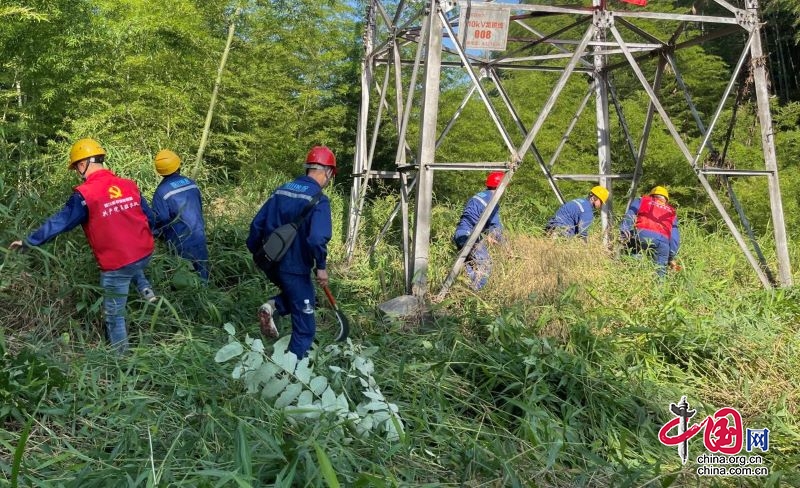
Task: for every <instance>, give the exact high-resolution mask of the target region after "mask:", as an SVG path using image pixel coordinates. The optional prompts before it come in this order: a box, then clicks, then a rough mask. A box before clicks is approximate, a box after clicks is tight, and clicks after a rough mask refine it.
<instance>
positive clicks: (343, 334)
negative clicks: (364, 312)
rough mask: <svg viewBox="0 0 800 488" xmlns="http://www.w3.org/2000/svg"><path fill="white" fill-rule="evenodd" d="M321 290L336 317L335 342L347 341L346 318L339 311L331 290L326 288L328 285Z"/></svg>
mask: <svg viewBox="0 0 800 488" xmlns="http://www.w3.org/2000/svg"><path fill="white" fill-rule="evenodd" d="M322 290H323V291H324V292H325V296H326V297H328V301H329V302H330V304H331V307H332V308H333V312H334V314H335V315H336V321H337V322H339V333H338V334H336V338H335V339H334V340H335V341H337V342H339V341H343V340H345V339H347V336H348V334H350V322H349V321H348V320H347V317H345V316H344V314H343V313H342V312H341V310H339V306H338V305H336V299H334V298H333V293H331V289H330V288H328V285H325V286H323V287H322Z"/></svg>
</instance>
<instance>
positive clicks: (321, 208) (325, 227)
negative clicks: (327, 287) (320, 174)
mask: <svg viewBox="0 0 800 488" xmlns="http://www.w3.org/2000/svg"><path fill="white" fill-rule="evenodd" d="M321 192H322V188H321V187H320V186H319V183H317V182H316V180H314V179H313V178H311V177H310V176H299V177H298V178H296V179H295V180H293V181H291V182H289V183H286V184H285V185H283V186H280V187H278V189H277V190H275V191H274V192H273V193H272V195H270V197H269V198H268V199H267V201H266V202H265V203H264V205H262V206H261V209H260V210H259V211H258V213H257V214H256V216H255V217H254V218H253V222H252V223H251V224H250V235H249V236H248V237H247V248H248V249H249V250H250V252H251V253H253V254H255V253H256V251H258V249H259V248H260V247H261V245H262V243H263V242H264V239H265V238H266V237H267V236H268V235H269V234H270V233H271V232H272V231H273V230H275V229H277V228H278V227H280V226H281V225H283V224H288V223H290V222H292V221H294V219H295V218H297V216H299V215H300V213H301V212H302V211H303V209H304V208H305V207H306V205H308V204H309V203H310V202H311V200H312V199H313V198H314V197H315V196H316V195H317V194H318V193H321ZM332 229H333V227H332V223H331V204H330V201H329V200H328V197H327V196H325V195H324V194H322V195H321V196H320V198H319V201H318V202H317V204H316V205H315V206H314V208H313V209H312V210H311V211H310V212H309V214H308V215H307V217H306V219H305V221H304V222H303V224H302V225H301V226H300V228H299V229H298V232H297V238H296V239H295V240H294V242H292V245H291V247H290V248H289V250H288V251H287V253H286V255H285V256H284V257H283V259H282V260H281V262H280V263H279V264H278V271H280V272H284V273H294V274H308V273H309V272H311V270H312V269H313V268H315V267H316V269H326V268H327V260H328V241H330V240H331V236H332Z"/></svg>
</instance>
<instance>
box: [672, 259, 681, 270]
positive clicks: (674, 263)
mask: <svg viewBox="0 0 800 488" xmlns="http://www.w3.org/2000/svg"><path fill="white" fill-rule="evenodd" d="M669 269H671V270H672V271H680V270H682V269H683V267H682V266H681V265H680V264H678V262H677V261H675V260H674V259H672V260H670V262H669Z"/></svg>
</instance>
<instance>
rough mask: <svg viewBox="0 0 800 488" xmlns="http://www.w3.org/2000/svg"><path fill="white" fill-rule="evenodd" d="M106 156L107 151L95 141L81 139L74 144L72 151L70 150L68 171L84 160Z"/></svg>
mask: <svg viewBox="0 0 800 488" xmlns="http://www.w3.org/2000/svg"><path fill="white" fill-rule="evenodd" d="M105 155H106V150H105V149H103V147H102V146H100V144H98V143H97V141H95V140H94V139H81V140H79V141H77V142H76V143H75V144H73V145H72V149H70V150H69V164H67V169H71V168H72V166H73V165H74V164H75V163H77V162H78V161H81V160H83V159H86V158H91V157H92V156H105Z"/></svg>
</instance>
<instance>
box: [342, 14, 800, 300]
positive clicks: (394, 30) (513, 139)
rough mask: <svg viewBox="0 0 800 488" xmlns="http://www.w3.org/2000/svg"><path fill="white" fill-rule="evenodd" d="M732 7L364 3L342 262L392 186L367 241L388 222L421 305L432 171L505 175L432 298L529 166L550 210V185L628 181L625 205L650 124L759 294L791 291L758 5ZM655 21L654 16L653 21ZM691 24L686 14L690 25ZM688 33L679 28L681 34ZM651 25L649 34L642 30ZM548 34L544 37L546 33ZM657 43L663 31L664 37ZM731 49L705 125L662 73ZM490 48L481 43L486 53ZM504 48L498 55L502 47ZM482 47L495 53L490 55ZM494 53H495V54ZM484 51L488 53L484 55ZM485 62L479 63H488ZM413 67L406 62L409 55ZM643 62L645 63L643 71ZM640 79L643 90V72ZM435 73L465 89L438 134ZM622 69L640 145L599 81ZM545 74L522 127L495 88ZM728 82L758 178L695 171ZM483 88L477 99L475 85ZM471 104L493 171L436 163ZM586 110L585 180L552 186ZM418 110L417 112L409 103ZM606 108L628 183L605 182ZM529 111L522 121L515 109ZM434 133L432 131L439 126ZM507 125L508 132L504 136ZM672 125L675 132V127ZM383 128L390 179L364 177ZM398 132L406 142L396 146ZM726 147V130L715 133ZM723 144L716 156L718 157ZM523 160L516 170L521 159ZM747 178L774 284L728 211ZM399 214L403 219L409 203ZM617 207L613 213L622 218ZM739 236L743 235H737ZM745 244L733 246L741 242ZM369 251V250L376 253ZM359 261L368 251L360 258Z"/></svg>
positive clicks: (709, 146)
mask: <svg viewBox="0 0 800 488" xmlns="http://www.w3.org/2000/svg"><path fill="white" fill-rule="evenodd" d="M743 1H744V4H743V5H742V6H741V7H737V6H734V5H732V4H731V3H729V2H728V1H725V0H709V1H697V2H695V3H694V5H693V6H692V7H691V8H690V9H689V11H687V12H686V13H676V12H674V11H671V12H664V11H659V4H657V3H656V4H651V5H648V6H646V7H644V8H640V7H632V6H630V5H627V4H625V3H618V2H615V3H613V4H612V3H606V0H592V2H591V4H589V3H586V4H585V6H580V5H579V6H575V5H564V6H559V5H552V4H551V2H546V4H545V2H542V3H541V4H540V3H536V2H535V1H533V2H531V3H526V4H517V3H513V4H512V3H500V2H479V1H467V0H463V1H460V2H456V1H445V0H426V1H404V0H394V1H391V2H390V1H385V2H384V1H380V0H371V1H370V2H369V3H368V6H367V11H366V23H365V24H366V28H365V35H364V47H365V53H364V58H363V62H362V74H361V108H360V112H359V119H358V128H357V139H356V151H355V160H354V170H353V176H354V179H353V186H352V192H351V197H350V217H349V219H350V220H349V226H348V236H347V244H346V245H347V254H348V258H349V257H352V254H353V252H354V249H355V245H356V241H357V239H358V234H359V232H358V231H359V225H360V220H361V216H362V213H363V211H364V206H365V201H366V196H367V189H368V186H369V183H370V181H371V180H372V179H376V178H382V179H392V180H395V181H397V182H398V183H399V203H398V204H397V205H396V207H395V209H394V211H393V212H392V214H391V216H390V217H389V219H388V221H387V222H386V223H385V225H384V228H383V231H382V232H381V233H380V235H379V236H378V239H381V237H382V236H383V235H384V234H385V232H386V231H387V229H388V228H389V227H390V224H391V221H392V220H393V219H394V218H395V217H396V215H397V214H398V213H399V214H400V216H401V220H402V223H401V227H402V247H403V255H404V266H405V280H406V288H407V291H408V292H412V293H413V294H414V295H415V296H417V297H418V298H422V297H424V296H425V295H426V294H427V293H428V291H429V290H428V260H429V244H430V242H429V241H430V223H431V211H432V189H433V175H434V173H435V172H436V171H441V170H455V171H467V170H480V171H487V170H495V171H496V170H501V171H505V177H504V178H503V180H502V182H501V184H500V186H499V187H498V188H497V191H496V192H495V194H494V197H493V198H492V199H491V201H490V202H489V204H488V206H487V208H486V210H485V211H484V213H483V215H482V217H481V219H480V221H479V223H478V225H477V226H476V227H475V231H474V232H473V233H472V235H471V236H470V238H469V241H468V242H467V244H466V245H465V246H464V248H463V250H462V251H461V253H460V255H459V256H458V258H457V259H456V262H455V264H454V265H453V268H452V270H451V272H450V274H449V275H448V277H447V278H446V280H445V282H444V283H443V285H442V288H441V290H440V291H439V295H440V296H443V295H444V294H445V293H446V292H447V291H448V289H449V287H450V286H451V284H452V283H453V280H454V279H455V277H456V276H457V274H458V273H459V272H460V270H461V267H462V265H463V262H464V259H465V257H466V255H467V254H468V252H469V249H470V248H471V247H472V245H473V244H474V243H475V241H476V240H477V239H478V237H479V229H481V228H482V227H483V224H484V223H485V222H486V220H487V219H488V217H489V215H490V213H491V211H492V210H493V209H494V207H495V206H496V204H497V202H498V201H499V200H500V198H502V196H503V193H504V191H505V189H506V187H507V185H508V183H509V181H510V180H511V179H512V177H513V175H514V172H515V171H516V170H517V169H518V168H519V167H520V165H521V164H523V160H524V159H525V160H526V162H525V163H524V164H529V163H528V162H527V161H530V160H532V161H533V162H532V163H530V164H535V165H538V167H539V168H540V169H541V173H542V177H543V178H545V179H546V180H547V183H548V184H549V187H550V188H551V189H552V191H553V192H554V194H555V195H556V197H557V198H558V200H559V201H560V202H562V203H563V201H564V198H563V196H562V193H561V190H560V188H559V181H562V180H570V181H587V182H593V183H597V184H600V185H603V186H605V187H607V188H609V189H611V183H612V181H615V180H618V181H627V180H630V187H629V190H628V192H627V195H626V200H627V205H630V202H631V200H632V199H633V198H634V197H635V195H636V194H637V190H638V185H639V182H640V181H641V178H642V174H643V169H644V168H646V166H647V164H646V163H647V145H648V140H649V139H650V136H651V134H652V133H653V132H652V130H651V129H652V127H653V124H654V119H655V120H660V122H661V123H662V124H663V127H664V128H665V129H666V131H667V132H668V133H669V134H670V135H671V137H672V139H673V141H674V143H675V145H676V147H677V148H678V149H679V151H680V153H681V154H682V156H683V159H684V160H685V163H686V164H688V165H690V167H691V169H692V170H693V171H694V173H695V174H696V176H697V181H698V183H699V185H700V186H701V187H702V188H703V189H704V190H705V192H706V193H707V194H708V197H709V198H710V199H711V201H712V202H713V204H714V206H715V207H716V209H717V210H718V211H719V214H720V216H721V217H722V219H723V221H724V222H725V224H726V225H727V227H728V229H729V230H730V232H731V234H732V235H733V237H734V239H735V240H736V242H737V243H738V245H739V247H740V248H741V250H742V252H743V253H744V255H745V257H746V258H747V260H748V262H749V263H750V264H751V265H752V267H753V269H754V270H755V272H756V274H757V275H758V278H759V279H760V281H761V282H762V283H763V284H764V286H766V287H770V286H774V285H781V286H788V285H791V282H792V276H791V270H790V264H789V254H788V248H787V239H786V230H785V225H784V218H783V207H782V203H781V195H780V188H779V185H778V169H777V163H776V157H775V143H774V134H773V129H772V117H771V114H770V109H769V92H768V80H767V70H766V66H765V64H766V63H765V59H766V58H765V54H764V52H763V48H762V39H761V29H762V24H761V23H760V21H759V15H758V10H759V9H758V2H757V1H756V0H743ZM662 9H663V8H662ZM701 11H702V12H703V13H702V14H698V13H697V12H701ZM543 18H548V19H557V22H551V23H550V24H547V25H548V26H552V25H558V26H559V27H558V28H557V29H556V30H553V31H550V32H543V29H544V28H546V27H541V26H540V23H539V22H540V21H541V20H542V19H543ZM698 25H700V26H702V29H696V28H694V29H692V28H690V27H692V26H698ZM653 26H659V28H658V29H654V28H653ZM509 27H511V28H513V29H514V32H517V33H520V32H521V33H523V34H522V35H516V36H515V37H514V38H513V39H502V41H503V43H504V45H500V44H499V40H498V38H499V37H502V36H504V35H505V36H507V35H508V32H509ZM551 28H552V27H551ZM663 32H671V35H669V36H668V37H667V36H664V34H663ZM731 36H733V37H732V41H731V42H736V43H738V42H740V41H739V39H744V45H743V47H742V52H741V55H740V56H739V58H738V62H737V63H736V65H735V66H734V67H733V69H732V71H731V74H730V79H729V81H728V83H727V85H726V88H725V90H724V92H723V93H720V98H719V102H718V105H717V107H716V110H715V111H714V113H713V115H712V116H711V117H710V118H709V119H708V120H705V121H704V120H703V119H702V117H701V114H700V111H699V110H698V109H697V108H696V107H695V105H694V103H693V102H692V98H691V94H690V92H689V89H688V88H687V86H686V83H684V80H683V77H682V75H681V71H680V69H679V66H678V62H677V61H676V53H678V52H679V51H680V50H682V49H686V48H689V47H692V46H697V45H701V44H703V43H707V42H709V41H713V40H717V39H721V38H725V37H731ZM489 41H491V42H489ZM506 41H507V42H506ZM492 42H494V43H495V44H492ZM504 46H505V48H504V49H503V47H504ZM487 49H493V51H487ZM490 53H492V54H491V55H489V54H490ZM411 54H413V58H412V56H411ZM650 60H654V62H652V61H650ZM647 66H654V72H652V73H650V74H651V76H652V79H648V77H647V76H646V74H645V71H644V69H645V68H646V67H647ZM445 70H457V71H459V72H460V73H461V76H463V77H464V78H465V79H467V78H468V80H469V83H468V87H467V88H466V90H465V94H464V99H463V102H462V103H461V105H460V106H459V107H458V108H457V109H456V110H455V112H454V113H452V114H449V116H450V118H449V119H448V122H447V123H446V124H441V123H440V120H439V116H440V113H439V112H440V107H439V95H440V91H441V88H442V87H441V75H442V73H443V72H444V71H445ZM617 70H627V73H628V76H632V77H633V78H634V79H635V80H636V81H638V83H639V85H640V89H641V90H642V91H643V92H645V94H646V97H647V99H648V100H649V108H648V110H647V113H646V115H645V117H644V124H643V127H642V128H641V137H639V138H638V139H637V140H635V139H634V136H633V135H632V134H631V130H630V129H629V127H628V124H627V121H626V118H625V114H624V112H623V110H622V105H621V103H620V100H619V97H618V96H617V94H616V90H615V88H614V84H613V83H612V80H611V79H610V76H609V75H610V74H611V73H613V72H615V71H617ZM525 71H531V72H536V71H538V72H551V73H554V74H555V75H558V77H557V80H556V81H555V82H554V83H553V84H552V87H551V89H550V95H549V97H548V99H547V100H546V101H545V103H544V105H543V106H541V108H540V109H538V114H537V115H536V116H535V118H534V119H533V120H527V121H526V120H522V117H521V116H520V113H522V112H523V110H521V109H522V108H525V104H526V103H530V101H526V100H525V99H516V100H515V99H512V98H513V97H512V96H510V95H509V93H508V92H507V91H506V89H505V87H504V74H506V73H507V72H525ZM742 73H745V74H749V76H750V77H751V78H750V79H751V83H752V86H753V87H754V91H755V99H756V106H757V118H758V121H759V125H760V131H761V144H762V148H763V167H758V168H748V169H744V168H737V169H729V168H721V167H718V166H714V165H712V164H709V161H712V162H713V161H714V159H715V157H718V155H719V150H718V149H717V148H715V147H714V144H713V142H712V138H711V136H712V135H714V134H718V133H719V132H722V131H720V129H719V127H718V126H719V125H721V124H719V122H720V116H721V114H722V113H723V110H724V108H725V106H726V104H728V105H730V99H731V98H733V97H731V93H732V92H733V91H734V88H735V87H736V86H737V80H738V83H739V85H741V83H743V82H742V81H741V80H742V79H743V78H744V77H743V76H741V74H742ZM577 74H582V75H581V76H583V77H588V79H589V81H590V83H589V84H588V89H587V91H586V94H585V97H584V98H583V99H582V100H581V102H580V104H579V106H578V108H577V111H576V112H575V113H574V116H573V119H572V122H571V123H570V125H569V127H568V128H567V129H566V131H565V132H564V134H563V137H562V138H561V143H560V144H559V146H558V147H557V148H556V150H555V151H554V152H553V154H551V155H549V158H548V160H545V157H544V155H543V154H541V153H540V151H539V149H538V148H537V145H536V137H537V135H538V134H540V131H541V129H542V128H543V126H544V125H545V122H546V121H547V119H548V117H549V116H550V115H551V114H552V113H553V112H554V111H555V106H556V102H557V101H558V100H559V97H560V96H562V95H563V92H564V88H565V86H567V83H568V82H569V80H570V78H571V77H573V76H575V75H577ZM665 76H674V77H675V82H676V84H677V86H679V87H680V89H681V90H682V91H683V94H684V99H685V103H686V108H687V109H688V111H689V112H690V113H691V114H692V118H693V123H694V124H695V125H696V127H697V130H698V131H699V134H701V141H700V142H699V144H698V143H697V142H695V143H694V145H695V146H696V147H691V145H692V142H691V141H690V140H688V138H685V137H684V136H682V134H681V133H680V132H679V131H678V129H677V128H676V124H675V122H674V120H673V119H672V118H671V117H670V114H669V113H668V112H667V110H666V109H665V107H664V99H663V98H662V94H661V93H660V88H661V85H662V81H663V80H664V78H665ZM487 84H488V85H489V86H490V87H491V89H492V94H491V95H490V94H489V92H488V90H487V86H486V85H487ZM475 97H477V98H479V99H480V101H481V102H482V104H483V105H484V106H485V108H486V113H487V116H488V117H490V119H491V120H492V122H493V124H494V126H495V128H496V137H497V140H498V141H499V143H501V144H502V145H503V146H504V147H505V148H506V150H507V157H506V159H505V160H503V161H443V160H440V159H438V158H437V148H438V147H439V145H440V144H441V142H442V141H443V140H444V139H445V138H446V137H447V135H448V132H449V131H450V129H451V128H452V127H453V125H454V124H455V123H456V121H457V119H458V117H459V115H460V114H461V113H462V110H463V109H464V107H465V106H467V104H468V102H469V101H470V100H471V99H473V98H475ZM592 98H593V99H594V111H595V114H594V120H595V122H596V129H597V132H596V134H597V161H598V165H597V169H596V172H595V171H591V170H590V171H589V172H587V173H586V174H557V173H555V172H554V169H555V165H556V163H557V162H558V159H559V155H560V153H561V150H562V149H563V148H564V144H565V143H566V141H567V140H568V138H569V136H570V133H571V131H572V129H573V128H574V126H575V122H576V120H577V119H578V118H579V117H580V116H581V114H582V112H583V111H584V110H585V109H586V107H587V106H589V105H590V104H589V102H590V100H591V99H592ZM420 102H421V104H420ZM611 109H613V110H614V111H615V113H616V116H617V120H618V121H619V124H620V126H621V127H622V130H623V133H624V136H625V140H626V144H625V145H626V148H627V151H629V152H630V159H631V160H632V161H633V162H634V165H633V167H632V168H630V171H628V172H624V173H623V172H618V173H612V172H611V159H612V152H611V149H612V148H611V144H610V137H609V131H610V127H609V110H611ZM528 111H529V112H530V110H528ZM442 120H444V119H442ZM508 121H512V122H511V123H509V122H508ZM682 122H683V121H682ZM387 125H392V126H393V131H392V132H391V133H392V134H394V135H395V136H396V140H394V147H393V148H391V149H392V150H393V151H394V154H395V158H394V159H395V161H394V162H395V167H394V168H393V169H392V170H389V171H387V170H383V171H377V170H374V169H373V167H372V166H373V159H374V156H375V153H376V144H377V141H378V140H379V133H380V132H381V130H382V128H385V127H384V126H387ZM410 127H414V129H415V130H416V132H418V136H417V137H416V138H415V139H414V140H412V138H410V137H409V132H410ZM728 137H730V131H728ZM727 142H728V141H726V143H725V147H726V148H727ZM526 155H530V157H529V158H525V156H526ZM710 177H711V178H719V179H720V180H721V182H722V183H723V184H722V185H721V186H724V187H725V189H726V190H727V192H728V197H729V200H728V201H729V202H730V203H731V205H732V206H733V207H734V208H735V209H736V213H737V214H738V217H739V221H740V222H739V224H737V223H735V222H734V220H733V219H732V218H731V216H730V215H729V213H728V210H727V209H726V206H725V205H724V204H723V202H722V200H721V199H720V197H719V196H718V194H717V192H716V190H715V189H714V185H712V184H711V183H710V182H709V178H710ZM734 177H759V178H766V179H767V188H768V193H769V200H770V207H771V214H772V224H773V227H774V229H773V230H774V240H775V246H776V249H775V251H776V253H775V255H776V261H777V277H776V276H775V275H773V273H772V272H771V271H770V268H769V266H768V263H767V261H766V259H765V258H764V256H763V254H762V252H761V249H760V248H759V245H758V243H757V242H756V240H755V237H754V235H753V233H752V231H751V229H750V226H749V223H748V221H747V218H746V216H745V214H744V211H743V209H742V206H741V205H740V204H739V201H738V199H737V198H736V195H735V194H734V193H733V187H732V185H731V184H730V180H729V179H730V178H734ZM613 201H614V198H613V196H612V198H611V199H610V200H609V204H607V205H606V206H605V207H604V209H603V211H602V213H601V221H602V226H603V231H604V235H605V236H606V239H608V236H609V230H610V225H611V210H612V206H611V203H612V202H613ZM411 203H413V210H414V215H413V216H412V215H411V213H410V212H411V207H410V204H411ZM625 208H627V207H625ZM740 226H741V228H743V229H744V230H745V233H744V234H743V232H742V231H741V230H740ZM745 234H746V235H745ZM376 244H377V241H376ZM374 248H375V246H374V245H373V247H372V248H371V250H370V252H372V251H373V250H374Z"/></svg>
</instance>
